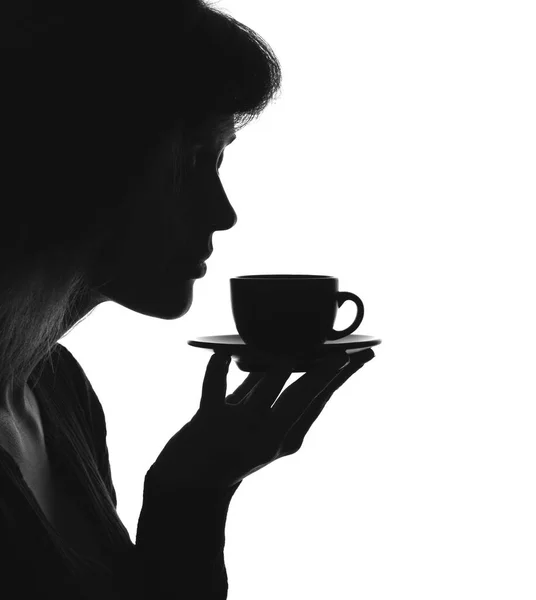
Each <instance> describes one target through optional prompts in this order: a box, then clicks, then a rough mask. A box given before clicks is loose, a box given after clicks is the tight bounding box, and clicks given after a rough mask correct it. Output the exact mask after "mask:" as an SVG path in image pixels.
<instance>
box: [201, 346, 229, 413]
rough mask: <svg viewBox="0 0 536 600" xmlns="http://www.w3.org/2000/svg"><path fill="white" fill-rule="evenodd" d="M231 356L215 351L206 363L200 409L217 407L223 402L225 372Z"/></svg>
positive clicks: (225, 383) (225, 390)
mask: <svg viewBox="0 0 536 600" xmlns="http://www.w3.org/2000/svg"><path fill="white" fill-rule="evenodd" d="M230 362H231V357H230V356H229V355H228V354H222V353H219V352H215V353H214V354H213V355H212V356H211V357H210V360H209V362H208V365H207V370H206V373H205V378H204V380H203V391H202V393H201V404H200V407H199V408H200V409H201V410H211V409H214V408H217V407H218V406H220V405H222V404H223V403H224V402H225V395H226V393H227V374H228V373H229V364H230Z"/></svg>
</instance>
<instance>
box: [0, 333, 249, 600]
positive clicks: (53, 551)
mask: <svg viewBox="0 0 536 600" xmlns="http://www.w3.org/2000/svg"><path fill="white" fill-rule="evenodd" d="M28 384H29V386H30V388H31V389H32V390H33V392H34V394H35V397H36V398H37V400H38V402H39V408H40V412H41V418H42V421H43V429H44V433H45V440H46V444H47V450H48V455H49V459H50V461H51V463H52V464H53V465H54V467H55V468H56V469H57V470H58V471H59V472H60V473H61V477H62V481H63V482H64V483H65V485H66V486H67V489H68V490H69V491H70V493H72V494H73V497H75V498H77V499H78V500H79V502H80V505H81V506H82V507H83V509H84V510H86V511H87V514H88V516H89V518H90V519H91V520H92V522H93V524H94V526H95V528H96V530H97V531H98V532H99V534H100V537H99V539H102V552H103V555H104V556H106V561H105V564H104V563H103V564H101V563H96V562H94V561H91V560H87V559H84V557H82V556H80V555H78V554H77V553H76V552H75V551H74V550H73V549H72V548H71V547H70V546H69V545H68V544H66V543H65V541H64V540H62V539H61V538H60V535H59V534H58V532H56V530H55V529H54V528H53V527H52V525H51V524H50V523H49V521H48V520H47V518H46V517H45V515H44V514H43V512H42V510H41V508H40V506H39V504H38V503H37V501H36V500H35V498H34V496H33V494H32V492H31V491H30V489H29V487H28V486H27V485H26V482H25V481H24V479H23V477H22V474H21V472H20V469H19V467H18V465H17V464H16V462H15V461H14V460H13V458H12V457H11V455H10V454H9V453H8V452H6V450H5V449H4V448H2V446H0V597H2V599H3V600H4V599H5V600H8V599H11V598H13V599H15V598H37V597H39V598H45V599H48V598H54V599H58V600H59V599H63V598H69V600H76V599H79V598H80V599H83V598H84V599H87V598H92V599H97V598H99V600H106V599H108V598H109V599H116V600H117V599H120V598H121V599H127V598H128V599H129V600H130V599H140V600H142V599H143V600H146V599H147V600H148V599H149V598H150V599H153V600H160V599H163V598H166V599H177V600H180V599H183V600H222V599H224V598H227V573H226V569H225V564H224V555H223V551H224V543H225V533H224V529H225V521H226V518H227V511H228V508H229V503H230V500H231V498H232V496H233V494H234V492H235V491H236V489H237V488H238V485H236V486H233V487H232V488H228V489H225V490H221V489H212V490H207V489H204V490H203V489H198V490H194V489H180V490H177V491H176V492H173V493H171V492H169V491H168V492H166V493H165V494H163V493H160V492H159V490H158V489H157V487H156V486H155V485H154V484H153V482H152V481H151V469H149V471H148V472H147V474H146V476H145V482H144V493H143V506H142V510H141V513H140V518H139V521H138V530H137V536H136V544H133V543H132V541H131V540H130V536H129V534H128V531H127V530H126V528H125V527H124V525H123V524H122V522H121V520H120V518H119V516H118V514H117V512H116V510H115V508H116V506H117V499H116V494H115V489H114V486H113V482H112V476H111V471H110V462H109V458H108V449H107V446H106V422H105V418H104V413H103V410H102V406H101V403H100V401H99V399H98V397H97V396H96V394H95V392H94V390H93V388H92V386H91V384H90V382H89V380H88V378H87V377H86V375H85V373H84V371H83V369H82V367H81V366H80V365H79V363H78V362H77V361H76V359H75V358H74V356H73V355H72V354H71V353H70V352H69V351H68V350H67V348H65V347H64V346H62V345H61V344H56V345H55V347H54V351H53V354H52V360H51V361H50V362H49V361H48V360H46V361H43V362H42V363H41V364H40V366H39V368H37V369H36V370H35V371H34V373H33V374H32V376H31V377H30V380H29V382H28ZM163 445H164V444H163Z"/></svg>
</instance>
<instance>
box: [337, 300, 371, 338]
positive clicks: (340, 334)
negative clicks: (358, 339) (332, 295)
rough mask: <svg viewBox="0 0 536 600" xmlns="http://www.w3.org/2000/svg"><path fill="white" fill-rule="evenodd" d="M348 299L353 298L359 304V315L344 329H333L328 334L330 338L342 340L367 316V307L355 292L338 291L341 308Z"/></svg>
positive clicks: (338, 303) (338, 302)
mask: <svg viewBox="0 0 536 600" xmlns="http://www.w3.org/2000/svg"><path fill="white" fill-rule="evenodd" d="M346 300H352V302H355V304H356V306H357V315H356V317H355V319H354V322H353V323H352V324H351V325H350V327H347V328H346V329H345V330H344V331H337V330H335V329H332V330H331V331H330V333H329V334H328V340H340V339H341V338H343V337H346V336H347V335H350V334H351V333H353V332H354V331H355V330H356V329H357V328H358V327H359V326H360V325H361V321H363V317H364V316H365V307H364V305H363V302H362V301H361V298H359V297H358V296H356V295H355V294H352V292H337V305H338V307H339V308H340V307H341V306H342V305H343V304H344V303H345V302H346Z"/></svg>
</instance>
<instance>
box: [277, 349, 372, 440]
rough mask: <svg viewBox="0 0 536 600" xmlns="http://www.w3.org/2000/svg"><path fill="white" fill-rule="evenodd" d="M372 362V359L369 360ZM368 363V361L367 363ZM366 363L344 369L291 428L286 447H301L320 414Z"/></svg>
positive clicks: (286, 438)
mask: <svg viewBox="0 0 536 600" xmlns="http://www.w3.org/2000/svg"><path fill="white" fill-rule="evenodd" d="M369 360H371V359H369ZM367 362H368V361H367ZM365 364H366V363H364V362H359V363H358V362H355V361H354V363H353V364H352V363H350V364H348V365H347V366H346V367H344V368H343V369H342V370H341V371H339V373H338V374H337V375H336V376H335V378H334V379H333V380H332V381H331V382H330V383H329V384H328V385H327V387H326V388H325V389H324V391H323V392H322V393H320V394H319V395H318V396H317V397H316V398H315V399H314V400H313V401H312V402H311V403H310V404H309V406H308V407H307V408H306V409H305V410H304V411H303V413H302V414H301V415H300V416H299V417H298V419H297V420H296V421H295V422H294V424H293V425H292V426H291V428H290V430H289V432H288V433H287V435H286V437H285V441H284V445H285V446H286V445H287V444H288V446H289V447H290V448H296V447H299V446H301V443H302V442H303V439H304V437H305V436H306V435H307V433H308V432H309V429H311V426H312V425H313V423H314V422H315V421H316V420H317V418H318V417H319V415H320V413H321V412H322V411H323V410H324V408H325V406H326V404H327V403H328V401H329V400H330V398H331V397H332V396H333V394H334V393H335V392H336V391H337V390H338V389H339V388H340V387H342V385H343V384H344V383H346V382H347V381H348V379H350V377H352V375H355V373H357V371H359V369H361V368H363V367H364V365H365Z"/></svg>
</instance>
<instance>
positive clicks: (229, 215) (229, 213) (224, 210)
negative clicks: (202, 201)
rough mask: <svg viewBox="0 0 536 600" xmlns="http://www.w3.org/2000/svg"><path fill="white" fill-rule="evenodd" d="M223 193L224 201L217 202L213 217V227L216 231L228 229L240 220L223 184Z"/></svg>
mask: <svg viewBox="0 0 536 600" xmlns="http://www.w3.org/2000/svg"><path fill="white" fill-rule="evenodd" d="M221 194H222V200H223V202H218V203H217V206H218V208H217V209H216V210H215V212H214V216H213V219H212V220H213V224H212V229H213V230H214V231H227V230H228V229H231V228H233V227H234V226H235V225H236V224H237V222H238V216H237V214H236V212H235V211H234V208H233V207H232V205H231V203H230V202H229V198H227V194H226V193H225V190H224V189H223V186H222V188H221Z"/></svg>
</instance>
